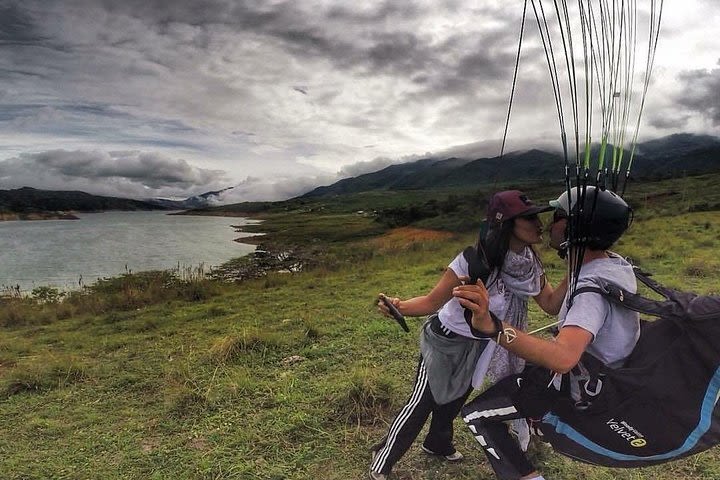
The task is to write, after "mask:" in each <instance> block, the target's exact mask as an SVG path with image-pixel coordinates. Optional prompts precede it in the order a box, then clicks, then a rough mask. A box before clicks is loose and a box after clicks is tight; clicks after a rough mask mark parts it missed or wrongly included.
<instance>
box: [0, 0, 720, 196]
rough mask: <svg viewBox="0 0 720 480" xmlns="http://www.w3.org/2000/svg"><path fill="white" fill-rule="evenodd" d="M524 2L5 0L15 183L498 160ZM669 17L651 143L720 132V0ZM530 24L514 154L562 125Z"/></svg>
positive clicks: (105, 183)
mask: <svg viewBox="0 0 720 480" xmlns="http://www.w3.org/2000/svg"><path fill="white" fill-rule="evenodd" d="M638 3H640V4H643V3H647V0H639V1H638ZM551 4H552V2H549V1H547V0H546V2H545V5H548V6H549V5H551ZM522 5H523V2H522V1H521V0H512V1H509V0H502V1H488V0H478V1H461V0H444V1H439V0H438V1H415V2H400V1H394V0H389V1H364V2H348V1H341V0H335V1H329V0H325V1H310V0H295V1H286V2H283V1H235V0H57V1H54V0H17V1H15V0H0V188H2V189H7V188H17V187H21V186H26V185H27V186H32V187H36V188H50V189H78V190H84V191H88V192H91V193H96V194H110V195H118V196H126V197H135V198H144V197H156V196H164V197H175V198H178V197H186V196H189V195H192V194H198V193H203V192H206V191H209V190H215V189H220V188H224V187H228V186H233V185H234V186H236V188H235V189H233V190H232V191H231V193H230V195H229V196H228V197H227V198H226V200H227V201H242V200H277V199H283V198H289V197H291V196H294V195H297V194H300V193H303V192H305V191H308V190H309V189H311V188H312V187H314V186H318V185H321V184H329V183H332V182H333V181H336V180H337V179H338V178H341V177H344V176H354V175H357V174H360V173H363V172H366V171H372V170H376V169H378V168H381V167H383V166H385V165H387V164H389V163H390V162H398V161H406V160H409V159H413V158H418V157H421V156H425V155H428V154H434V155H439V156H442V155H445V154H456V155H461V156H462V155H466V156H471V157H475V158H477V157H479V156H493V155H497V153H498V152H499V139H500V138H501V137H502V130H503V127H504V116H505V111H506V108H507V100H508V95H509V91H510V86H511V80H512V73H513V66H514V61H515V50H516V48H517V36H518V32H519V28H520V20H521V16H522ZM663 15H664V16H663V27H662V28H663V29H662V35H661V40H660V45H659V47H658V51H657V58H656V63H655V65H656V67H655V75H654V81H653V84H652V85H651V87H650V92H649V94H648V99H647V104H646V107H645V108H646V111H645V115H644V121H643V127H642V130H641V136H640V138H641V140H642V139H645V140H647V139H651V138H655V137H658V136H662V135H666V134H670V133H676V132H693V133H710V134H714V135H717V134H718V132H719V126H720V94H718V92H720V63H719V60H720V35H718V26H720V2H717V1H715V0H683V1H679V0H667V1H666V2H665V11H664V14H663ZM526 28H527V36H526V41H525V45H526V48H525V49H524V51H523V57H522V61H521V66H520V78H519V83H518V87H517V88H518V90H517V96H516V99H515V104H514V110H513V120H512V123H511V126H510V132H509V137H508V142H509V143H508V149H510V150H513V149H519V148H525V147H527V146H529V145H540V144H541V143H543V142H546V143H550V144H553V143H557V139H558V137H559V134H558V127H557V120H556V117H555V110H554V108H555V107H554V103H553V102H552V92H551V90H550V83H549V80H548V78H547V75H546V72H547V67H545V65H544V64H543V62H544V61H545V59H544V56H543V55H542V50H541V47H540V46H539V43H538V42H537V29H536V28H535V25H534V23H530V22H528V24H527V27H526Z"/></svg>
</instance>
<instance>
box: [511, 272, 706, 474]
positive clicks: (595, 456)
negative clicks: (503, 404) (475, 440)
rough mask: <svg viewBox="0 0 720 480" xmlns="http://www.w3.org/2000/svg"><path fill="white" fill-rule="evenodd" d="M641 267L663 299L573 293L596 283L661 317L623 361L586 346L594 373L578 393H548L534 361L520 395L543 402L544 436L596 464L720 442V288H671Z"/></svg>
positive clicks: (642, 459) (653, 458)
mask: <svg viewBox="0 0 720 480" xmlns="http://www.w3.org/2000/svg"><path fill="white" fill-rule="evenodd" d="M634 269H635V275H636V277H637V278H638V280H640V281H641V282H642V283H644V284H645V285H647V286H648V287H649V288H650V289H652V290H654V291H655V292H657V293H658V294H660V295H661V296H662V297H663V298H664V299H663V300H653V299H649V298H646V297H643V296H641V295H639V294H634V293H630V292H627V291H625V290H623V289H620V288H618V287H616V286H613V285H607V286H605V287H603V288H599V287H581V288H578V289H577V290H576V291H575V292H574V294H573V295H579V294H582V293H586V292H593V293H598V294H600V295H602V296H603V297H605V298H607V299H608V300H609V301H611V302H613V303H615V304H617V305H622V306H623V307H625V308H629V309H630V310H634V311H636V312H640V313H643V314H647V315H652V316H654V317H657V319H656V320H655V321H647V320H641V333H640V338H639V340H638V342H637V344H636V346H635V348H634V349H633V351H632V353H631V354H630V356H629V357H628V358H627V360H626V362H625V364H624V365H623V366H622V367H621V368H618V369H611V368H609V367H607V366H605V365H603V364H602V363H601V362H600V361H599V360H597V359H596V358H594V357H592V356H591V355H590V354H588V353H587V352H586V353H585V354H583V357H582V359H581V362H580V364H582V365H583V366H584V367H586V368H587V370H588V372H586V373H589V380H588V381H587V383H586V384H584V388H581V392H582V397H583V398H582V400H581V401H576V400H574V399H573V398H571V397H570V395H569V394H568V392H567V391H564V392H563V391H562V390H563V388H564V387H561V392H557V394H556V395H548V394H547V393H545V395H544V397H543V392H541V391H540V390H541V389H545V392H548V390H550V389H548V388H547V387H548V381H549V380H551V378H552V376H553V373H552V372H550V371H549V370H547V369H545V368H541V367H530V369H529V370H526V371H525V373H524V374H523V380H524V381H523V384H522V387H521V388H520V389H519V391H518V392H517V398H515V399H514V400H516V401H517V404H518V405H519V406H521V408H522V409H523V411H525V412H527V414H528V415H530V416H532V410H533V408H535V410H536V411H537V410H538V409H539V411H538V413H539V418H536V420H537V421H538V426H539V430H540V432H541V434H542V436H543V441H546V442H548V443H550V444H551V445H552V446H553V448H554V449H555V450H556V451H558V452H559V453H562V454H564V455H566V456H569V457H571V458H574V459H577V460H580V461H583V462H587V463H591V464H596V465H603V466H609V467H625V468H631V467H641V466H648V465H655V464H659V463H664V462H667V461H671V460H675V459H679V458H683V457H686V456H689V455H693V454H695V453H698V452H701V451H703V450H706V449H708V448H710V447H712V446H714V445H716V444H718V443H720V410H718V409H717V408H716V407H717V402H718V399H719V398H720V342H718V339H719V338H720V297H717V296H700V295H697V294H694V293H690V292H681V291H677V290H673V289H670V288H666V287H664V286H662V285H660V284H659V283H657V282H655V281H654V280H652V279H651V278H650V277H649V275H648V274H646V273H645V272H642V271H641V270H639V269H638V268H637V267H634ZM563 383H564V384H565V383H566V382H563ZM583 390H584V391H583ZM538 400H540V402H539V404H538V402H537V401H538ZM543 402H546V403H545V405H542V404H543ZM525 407H527V408H525Z"/></svg>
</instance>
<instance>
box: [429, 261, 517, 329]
mask: <svg viewBox="0 0 720 480" xmlns="http://www.w3.org/2000/svg"><path fill="white" fill-rule="evenodd" d="M448 268H449V269H450V270H452V271H453V272H455V275H457V276H458V277H467V276H469V275H470V273H469V265H468V262H467V260H465V257H464V256H463V254H462V252H461V253H460V254H458V256H456V257H455V258H454V259H453V261H452V262H450V265H448ZM495 277H497V270H495V271H494V272H492V273H491V274H490V277H489V278H488V281H487V283H488V285H489V287H488V294H490V311H491V312H493V313H494V314H495V315H496V316H497V317H498V318H505V312H506V311H507V307H508V305H507V302H506V301H505V283H504V282H503V280H502V277H500V278H498V279H497V281H495ZM438 317H440V321H441V322H442V323H443V325H445V326H446V327H447V328H448V329H449V330H451V331H453V332H455V333H457V334H458V335H462V336H464V337H470V338H476V337H475V336H474V335H473V334H472V333H471V332H470V326H469V325H468V324H467V321H465V309H464V308H463V306H462V305H460V302H459V301H458V299H457V298H454V297H453V298H451V299H450V301H448V302H447V303H446V304H445V305H443V306H442V308H440V310H439V311H438Z"/></svg>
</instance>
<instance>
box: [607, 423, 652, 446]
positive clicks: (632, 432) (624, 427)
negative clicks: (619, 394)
mask: <svg viewBox="0 0 720 480" xmlns="http://www.w3.org/2000/svg"><path fill="white" fill-rule="evenodd" d="M605 425H607V426H608V427H610V430H612V431H613V432H615V433H616V434H617V435H619V436H620V437H621V438H622V439H624V440H626V441H627V442H628V443H629V444H630V445H631V446H633V447H635V448H640V447H644V446H645V445H647V440H645V435H643V434H642V433H640V432H639V431H637V429H635V428H634V427H632V426H630V425H629V424H628V423H627V422H626V421H624V420H620V421H618V420H615V419H614V418H611V419H610V420H608V421H607V423H606V424H605Z"/></svg>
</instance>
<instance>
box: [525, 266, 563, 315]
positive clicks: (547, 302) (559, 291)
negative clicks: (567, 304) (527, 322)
mask: <svg viewBox="0 0 720 480" xmlns="http://www.w3.org/2000/svg"><path fill="white" fill-rule="evenodd" d="M545 278H547V277H545ZM567 284H568V279H567V275H566V276H565V278H563V279H562V280H561V281H560V283H559V284H558V285H557V287H555V288H553V286H552V285H550V282H548V281H546V282H545V285H544V286H543V289H542V290H541V291H540V293H538V294H537V295H535V296H534V297H533V298H534V299H535V302H536V303H537V304H538V305H539V306H540V308H542V309H543V310H544V311H545V313H547V314H548V315H557V314H558V313H560V308H561V307H562V302H563V300H565V294H566V293H567Z"/></svg>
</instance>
